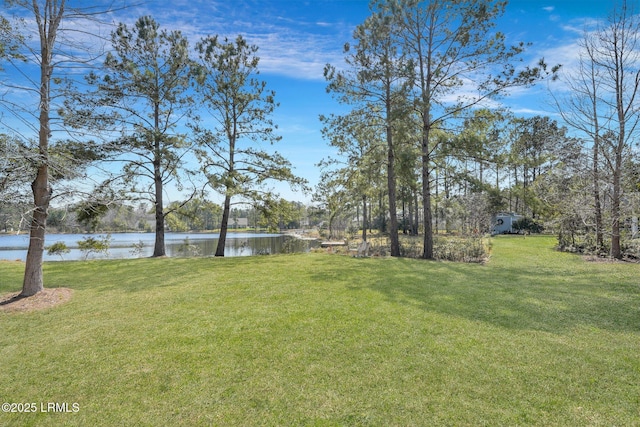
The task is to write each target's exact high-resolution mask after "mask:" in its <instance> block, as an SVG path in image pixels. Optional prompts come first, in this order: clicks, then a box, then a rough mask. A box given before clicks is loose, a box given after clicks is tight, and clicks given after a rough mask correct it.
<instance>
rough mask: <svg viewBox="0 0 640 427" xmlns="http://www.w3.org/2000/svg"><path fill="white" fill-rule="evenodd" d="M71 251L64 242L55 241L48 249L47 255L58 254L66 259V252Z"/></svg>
mask: <svg viewBox="0 0 640 427" xmlns="http://www.w3.org/2000/svg"><path fill="white" fill-rule="evenodd" d="M69 252H71V249H69V248H68V247H67V245H65V244H64V242H55V243H54V244H53V245H51V246H49V248H48V249H47V255H58V256H60V259H64V254H68V253H69Z"/></svg>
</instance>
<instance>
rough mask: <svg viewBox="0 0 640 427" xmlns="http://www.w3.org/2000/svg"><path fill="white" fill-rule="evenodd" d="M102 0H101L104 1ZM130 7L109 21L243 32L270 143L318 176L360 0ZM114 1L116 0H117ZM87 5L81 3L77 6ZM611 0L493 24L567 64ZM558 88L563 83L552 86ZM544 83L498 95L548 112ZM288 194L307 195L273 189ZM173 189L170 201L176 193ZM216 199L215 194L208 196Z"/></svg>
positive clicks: (539, 9)
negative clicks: (269, 114)
mask: <svg viewBox="0 0 640 427" xmlns="http://www.w3.org/2000/svg"><path fill="white" fill-rule="evenodd" d="M104 1H105V0H99V2H100V3H103V2H104ZM126 2H127V3H128V4H129V5H131V7H129V8H128V9H126V10H124V11H121V12H117V13H115V14H114V16H113V21H114V22H125V23H127V24H133V23H134V22H135V20H136V19H137V18H138V17H140V16H142V15H151V16H153V17H154V19H155V20H156V21H158V22H159V23H160V25H161V27H162V28H164V29H167V30H174V29H179V30H181V31H182V32H183V34H184V35H186V36H187V37H188V38H189V40H190V42H191V43H192V44H195V43H196V42H197V41H198V40H199V39H200V38H201V37H202V36H206V35H213V34H218V35H220V36H223V37H224V36H227V37H229V38H235V37H236V36H237V35H238V34H242V35H243V37H245V38H246V39H247V40H248V41H249V42H250V43H251V44H255V45H257V46H258V48H259V50H258V56H259V57H260V65H259V69H260V71H261V76H262V79H263V80H265V81H266V82H267V86H268V87H269V88H270V89H272V90H275V92H276V100H277V101H279V102H280V107H279V108H278V109H277V111H276V113H275V116H274V119H275V121H276V123H278V125H279V133H280V135H281V136H282V141H280V142H279V143H278V144H277V146H276V148H277V150H278V151H279V152H280V153H281V154H283V155H284V156H285V157H286V158H288V159H289V160H290V161H291V162H292V164H293V166H294V168H295V173H296V174H298V175H300V176H302V177H304V178H306V179H308V180H309V182H310V184H311V185H315V184H316V183H317V181H318V177H319V174H320V171H319V170H318V168H317V167H316V166H315V165H316V163H318V162H319V161H320V160H321V159H323V158H325V157H327V156H329V155H330V154H331V153H332V150H331V148H330V147H329V146H328V144H327V142H326V141H324V140H323V139H322V136H321V133H320V128H321V125H320V122H319V120H318V116H319V115H320V114H330V113H335V112H339V111H341V110H342V109H343V108H344V107H341V106H339V105H338V104H337V103H336V102H335V101H334V100H333V99H332V98H331V96H330V95H329V94H327V93H326V92H325V87H326V83H325V81H324V79H323V74H322V72H323V67H324V65H325V64H326V63H331V64H335V65H339V64H340V63H341V61H342V59H343V54H342V48H343V45H344V43H345V42H348V41H350V40H351V34H352V32H353V29H354V28H355V26H356V25H358V24H360V23H361V22H362V21H363V20H364V19H365V18H366V17H367V16H368V14H369V8H368V1H366V0H307V1H305V0H233V1H229V0H159V1H147V2H139V1H136V0H126ZM116 3H117V2H116ZM85 4H86V3H83V6H84V5H85ZM610 7H611V3H610V2H608V1H602V0H549V1H546V0H514V1H511V2H509V4H508V5H507V9H506V13H505V15H504V16H503V17H502V18H501V19H500V20H499V25H498V29H499V30H500V31H502V32H503V33H505V34H506V36H507V41H508V42H509V43H512V44H516V43H518V42H520V41H524V42H531V43H533V46H531V47H530V48H529V49H528V52H527V55H526V58H527V61H531V63H532V64H534V63H535V62H536V61H537V59H538V58H540V57H544V58H545V59H546V60H547V62H548V63H549V64H557V63H561V64H563V66H564V67H565V68H567V69H570V68H571V66H572V63H574V62H575V60H576V54H577V47H576V41H577V39H579V38H580V37H581V35H582V33H583V31H584V30H587V29H589V28H592V26H593V23H594V22H595V21H596V20H598V19H604V18H605V17H606V15H607V13H608V12H609V9H610ZM557 90H561V88H557ZM547 93H548V92H547V88H546V85H541V86H537V87H534V88H531V89H526V90H524V89H521V90H517V91H514V92H513V93H512V94H511V95H510V96H509V97H507V98H506V99H505V100H504V103H505V104H507V105H508V106H510V107H511V108H512V110H513V111H514V112H515V113H516V114H517V115H531V114H549V115H553V109H552V108H551V107H549V105H548V104H547V101H546V100H545V99H546V98H547ZM277 189H278V191H279V192H280V193H281V195H282V196H283V197H285V198H287V199H289V200H302V201H309V200H310V198H309V196H304V195H301V194H293V193H291V192H289V191H288V189H287V187H278V188H277ZM177 198H179V196H178V195H173V197H170V199H177ZM214 199H215V198H214Z"/></svg>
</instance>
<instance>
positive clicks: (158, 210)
mask: <svg viewBox="0 0 640 427" xmlns="http://www.w3.org/2000/svg"><path fill="white" fill-rule="evenodd" d="M153 168H154V175H155V177H154V185H155V199H156V200H155V216H156V240H155V246H154V248H153V255H152V256H154V257H161V256H165V255H166V252H165V247H164V208H163V206H162V204H163V198H162V175H161V171H160V160H159V158H158V159H156V160H155V161H154V162H153Z"/></svg>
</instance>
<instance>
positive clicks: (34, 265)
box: [20, 163, 51, 297]
mask: <svg viewBox="0 0 640 427" xmlns="http://www.w3.org/2000/svg"><path fill="white" fill-rule="evenodd" d="M48 168H49V166H48V165H47V164H46V163H45V164H43V165H41V166H40V167H39V168H38V174H37V175H36V179H35V180H34V181H33V183H32V184H31V189H32V191H33V201H34V205H35V209H34V211H33V218H32V219H31V226H30V230H29V232H30V234H29V249H28V250H27V258H26V262H25V270H24V280H23V282H22V292H21V293H20V296H24V297H28V296H31V295H35V294H37V293H38V292H40V291H42V290H43V289H44V281H43V276H42V258H43V255H44V239H45V232H46V227H47V215H48V210H49V201H50V200H51V188H50V187H49V179H48V175H49V171H48Z"/></svg>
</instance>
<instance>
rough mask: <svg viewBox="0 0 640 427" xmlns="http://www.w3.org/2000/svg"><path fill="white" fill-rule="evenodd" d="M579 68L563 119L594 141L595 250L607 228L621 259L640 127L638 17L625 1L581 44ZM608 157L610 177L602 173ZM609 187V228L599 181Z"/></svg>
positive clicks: (561, 106)
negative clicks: (627, 184) (627, 170)
mask: <svg viewBox="0 0 640 427" xmlns="http://www.w3.org/2000/svg"><path fill="white" fill-rule="evenodd" d="M580 47H581V57H580V59H581V61H580V66H579V68H578V69H577V70H576V71H575V72H574V73H573V74H570V75H568V76H567V77H566V82H567V83H568V90H569V92H570V95H569V96H567V97H565V98H560V97H557V98H556V106H557V109H558V110H559V111H560V112H561V113H562V116H563V118H564V120H565V121H566V122H567V123H568V124H569V125H570V126H572V127H574V128H576V129H578V130H580V131H581V132H583V133H584V134H585V135H586V136H587V137H589V139H590V140H591V142H592V144H593V146H592V159H591V162H592V179H593V185H592V188H593V190H592V191H593V199H594V211H595V220H596V221H595V222H596V236H597V237H596V241H597V243H596V246H597V248H600V247H602V246H603V244H604V241H603V235H604V231H605V228H608V229H609V231H610V233H611V248H610V255H611V256H612V257H614V258H621V257H622V250H621V243H620V238H621V232H620V229H621V226H620V223H621V220H622V214H621V204H622V201H623V197H624V194H623V192H624V185H623V181H624V179H623V178H624V177H623V173H624V167H625V162H626V161H627V160H628V159H629V158H630V155H631V147H632V144H633V141H634V140H635V138H636V137H637V131H638V124H639V123H640V114H639V112H640V110H639V107H640V105H639V103H638V91H639V90H640V17H638V15H636V14H635V13H634V10H632V8H631V5H630V4H629V3H628V2H626V1H622V3H620V4H619V5H617V6H615V7H614V8H613V10H612V11H611V13H610V14H609V16H608V18H607V20H606V21H605V22H604V23H602V24H601V25H600V26H599V27H598V28H597V29H596V30H595V31H593V32H591V33H587V34H585V36H584V38H583V40H582V42H581V46H580ZM601 155H602V157H604V161H603V162H602V163H604V164H605V165H606V168H607V169H608V171H609V172H610V175H609V177H605V174H604V173H603V171H602V170H601V167H600V165H601ZM605 179H606V181H605V182H606V184H607V187H608V188H610V209H611V225H610V228H609V227H605V225H604V224H603V220H602V207H601V200H600V198H601V193H602V191H601V189H600V182H601V181H603V180H605Z"/></svg>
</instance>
